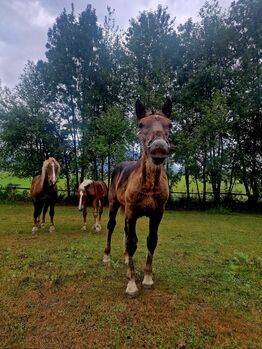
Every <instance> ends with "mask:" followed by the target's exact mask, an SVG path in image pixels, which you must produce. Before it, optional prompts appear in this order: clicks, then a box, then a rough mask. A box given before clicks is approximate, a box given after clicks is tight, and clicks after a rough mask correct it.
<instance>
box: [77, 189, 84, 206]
mask: <svg viewBox="0 0 262 349" xmlns="http://www.w3.org/2000/svg"><path fill="white" fill-rule="evenodd" d="M83 195H84V193H83V191H82V190H81V191H80V197H79V205H78V209H79V210H81V209H82V200H83Z"/></svg>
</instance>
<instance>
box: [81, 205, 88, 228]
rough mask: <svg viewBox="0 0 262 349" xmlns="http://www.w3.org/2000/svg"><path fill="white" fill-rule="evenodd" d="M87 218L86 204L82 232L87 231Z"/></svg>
mask: <svg viewBox="0 0 262 349" xmlns="http://www.w3.org/2000/svg"><path fill="white" fill-rule="evenodd" d="M86 216H87V207H86V203H85V202H84V207H83V226H82V228H81V230H82V231H86Z"/></svg>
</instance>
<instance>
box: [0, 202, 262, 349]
mask: <svg viewBox="0 0 262 349" xmlns="http://www.w3.org/2000/svg"><path fill="white" fill-rule="evenodd" d="M107 214H108V212H107V210H105V212H104V215H103V221H102V223H103V231H102V232H101V233H99V234H94V233H92V232H91V224H92V222H90V220H89V221H88V231H87V233H83V232H81V231H80V227H81V215H80V214H79V212H78V211H77V208H76V207H67V206H58V207H57V209H56V216H55V222H56V228H57V232H56V233H54V234H50V233H48V229H47V228H46V229H44V230H41V231H40V232H39V233H37V234H36V235H34V236H32V234H31V221H32V207H31V206H30V205H27V204H14V205H9V204H6V205H0V313H1V314H3V315H2V316H1V317H0V338H1V346H2V347H3V348H12V349H16V348H143V347H144V348H178V347H179V345H182V344H181V343H184V342H185V343H186V348H201V349H202V348H216V349H219V348H220V349H222V348H224V349H226V348H227V349H233V348H249V349H252V348H253V349H255V348H257V349H258V348H261V346H262V340H261V326H260V324H261V320H262V318H261V304H262V302H261V301H262V299H261V286H262V284H261V269H262V216H261V215H251V214H227V215H221V214H208V213H203V212H174V211H167V212H166V213H165V216H164V218H163V221H162V222H161V226H160V229H159V242H158V246H157V249H156V253H155V258H154V280H155V288H154V290H151V291H146V290H143V289H142V287H141V281H142V278H143V266H144V262H145V256H146V235H147V226H148V222H147V219H146V218H142V219H140V220H139V221H138V224H137V231H138V239H139V242H138V249H137V252H136V254H135V267H136V273H137V281H138V287H139V289H140V294H139V297H138V298H136V299H132V300H130V299H127V298H126V296H125V287H126V277H125V275H126V266H125V265H124V264H123V258H122V245H123V233H122V231H123V215H121V214H120V215H119V216H118V219H117V221H118V224H117V226H116V229H115V232H114V235H113V240H112V263H111V266H110V267H107V266H104V265H103V264H102V262H101V259H102V256H103V249H104V246H105V240H106V232H105V226H106V222H107ZM88 218H90V210H89V212H88Z"/></svg>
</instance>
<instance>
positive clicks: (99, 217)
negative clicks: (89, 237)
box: [98, 199, 104, 225]
mask: <svg viewBox="0 0 262 349" xmlns="http://www.w3.org/2000/svg"><path fill="white" fill-rule="evenodd" d="M103 206H104V205H103V199H102V200H98V222H99V224H100V225H101V216H102V213H103Z"/></svg>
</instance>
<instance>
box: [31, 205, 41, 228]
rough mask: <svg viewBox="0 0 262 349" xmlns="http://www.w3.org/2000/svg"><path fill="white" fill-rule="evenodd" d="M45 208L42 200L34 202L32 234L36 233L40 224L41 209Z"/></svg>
mask: <svg viewBox="0 0 262 349" xmlns="http://www.w3.org/2000/svg"><path fill="white" fill-rule="evenodd" d="M42 208H43V202H42V201H35V202H34V214H33V217H34V220H33V228H32V234H35V233H36V232H37V230H38V226H39V223H40V222H39V217H40V215H41V211H42Z"/></svg>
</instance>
